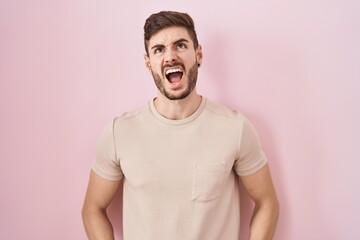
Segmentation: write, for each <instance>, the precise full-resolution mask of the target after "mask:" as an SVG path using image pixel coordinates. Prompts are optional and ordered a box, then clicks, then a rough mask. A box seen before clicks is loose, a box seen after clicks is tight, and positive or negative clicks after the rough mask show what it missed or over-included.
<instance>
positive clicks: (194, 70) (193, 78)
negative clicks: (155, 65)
mask: <svg viewBox="0 0 360 240" xmlns="http://www.w3.org/2000/svg"><path fill="white" fill-rule="evenodd" d="M174 65H176V64H174ZM198 68H199V66H198V64H197V63H195V64H194V65H193V66H192V67H191V68H190V69H189V72H188V83H187V86H186V88H185V89H184V90H183V91H180V88H179V89H173V90H172V91H176V92H175V93H172V92H171V91H168V90H166V89H165V87H164V84H163V82H162V78H161V77H160V75H159V74H157V73H154V72H153V71H152V76H153V78H154V82H155V85H156V87H157V88H158V89H159V91H160V92H161V93H162V94H163V95H164V96H165V97H166V98H167V99H169V100H181V99H184V98H186V97H187V96H189V95H190V93H191V92H192V91H193V90H194V88H195V86H196V82H197V77H198ZM183 69H184V68H183ZM164 81H167V79H166V78H165V80H164Z"/></svg>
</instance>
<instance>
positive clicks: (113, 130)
mask: <svg viewBox="0 0 360 240" xmlns="http://www.w3.org/2000/svg"><path fill="white" fill-rule="evenodd" d="M117 119H118V117H115V118H114V120H113V124H112V136H113V144H114V155H115V156H114V157H115V161H116V162H118V157H117V149H116V138H115V121H116V120H117ZM119 165H120V161H119Z"/></svg>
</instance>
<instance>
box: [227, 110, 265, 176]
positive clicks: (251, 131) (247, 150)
mask: <svg viewBox="0 0 360 240" xmlns="http://www.w3.org/2000/svg"><path fill="white" fill-rule="evenodd" d="M266 163H267V159H266V156H265V154H264V152H263V150H262V148H261V144H260V141H259V138H258V135H257V132H256V130H255V128H254V126H253V125H252V124H251V123H250V121H249V120H248V119H247V118H245V117H244V118H243V121H242V126H241V133H240V140H239V149H238V157H237V159H236V161H235V165H234V169H235V172H236V173H237V174H238V175H239V176H247V175H251V174H253V173H255V172H256V171H258V170H260V169H261V168H262V167H264V166H265V165H266Z"/></svg>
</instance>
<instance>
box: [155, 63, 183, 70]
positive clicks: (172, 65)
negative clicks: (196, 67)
mask: <svg viewBox="0 0 360 240" xmlns="http://www.w3.org/2000/svg"><path fill="white" fill-rule="evenodd" d="M175 66H180V67H181V68H182V69H183V70H184V71H185V65H184V64H182V63H179V62H174V63H172V64H165V65H164V66H162V68H161V71H162V72H164V70H165V68H169V67H175Z"/></svg>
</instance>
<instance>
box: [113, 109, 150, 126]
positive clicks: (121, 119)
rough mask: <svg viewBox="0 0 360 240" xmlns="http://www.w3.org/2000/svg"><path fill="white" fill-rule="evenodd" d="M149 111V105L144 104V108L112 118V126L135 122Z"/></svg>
mask: <svg viewBox="0 0 360 240" xmlns="http://www.w3.org/2000/svg"><path fill="white" fill-rule="evenodd" d="M149 110H150V107H149V104H146V105H144V106H141V107H138V108H135V109H132V110H130V111H127V112H124V113H122V114H121V115H119V116H117V117H115V118H114V121H113V126H117V125H119V124H122V123H125V122H131V121H136V120H137V119H139V118H143V117H145V116H146V115H147V113H148V112H149Z"/></svg>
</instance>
